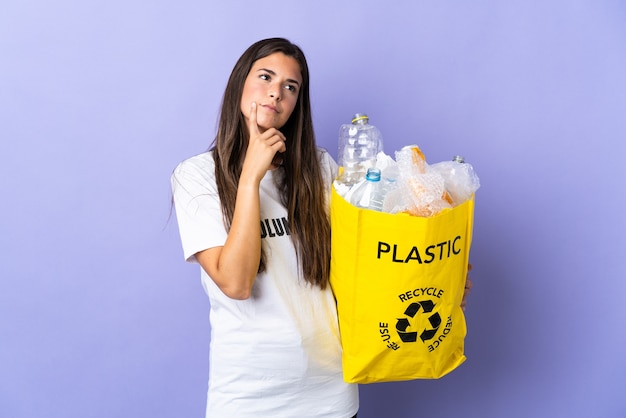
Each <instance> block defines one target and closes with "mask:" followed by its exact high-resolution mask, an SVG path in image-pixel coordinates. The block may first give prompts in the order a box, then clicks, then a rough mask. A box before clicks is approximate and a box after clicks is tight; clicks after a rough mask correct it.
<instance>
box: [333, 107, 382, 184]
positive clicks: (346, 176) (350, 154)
mask: <svg viewBox="0 0 626 418" xmlns="http://www.w3.org/2000/svg"><path fill="white" fill-rule="evenodd" d="M382 150H383V139H382V135H381V133H380V131H379V130H378V128H376V127H375V126H374V125H370V124H369V117H368V116H367V115H366V114H363V113H357V114H356V115H354V117H353V118H352V123H351V124H344V125H341V128H340V129H339V153H338V158H337V159H338V164H339V166H340V167H341V168H340V175H339V177H338V178H337V181H338V183H340V184H342V185H345V186H347V187H351V186H353V185H354V184H356V183H358V182H359V181H361V180H362V179H363V178H364V177H365V173H366V172H367V169H368V168H369V167H374V166H375V165H376V156H377V154H378V153H379V152H380V151H382Z"/></svg>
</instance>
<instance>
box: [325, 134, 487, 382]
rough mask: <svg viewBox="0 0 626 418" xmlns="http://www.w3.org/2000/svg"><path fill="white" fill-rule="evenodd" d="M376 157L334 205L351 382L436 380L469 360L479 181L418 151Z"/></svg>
mask: <svg viewBox="0 0 626 418" xmlns="http://www.w3.org/2000/svg"><path fill="white" fill-rule="evenodd" d="M376 156H377V158H376V161H375V162H374V161H373V160H370V162H369V163H368V165H369V166H368V167H366V168H364V169H361V170H360V171H361V173H360V174H359V176H358V177H356V176H352V178H351V180H350V182H351V184H350V185H347V184H346V183H342V178H341V176H339V177H338V178H337V179H336V181H335V182H334V186H333V191H332V197H331V209H330V217H331V230H332V235H331V272H330V283H331V286H332V289H333V292H334V293H335V297H336V300H337V309H338V314H339V324H340V330H341V341H342V346H343V354H342V356H343V370H344V379H345V380H346V381H347V382H351V383H374V382H386V381H402V380H412V379H436V378H439V377H441V376H444V375H446V374H448V373H450V372H451V371H453V370H454V369H456V368H457V367H458V366H459V365H461V364H462V363H463V362H464V361H465V359H466V357H465V354H464V341H465V336H466V333H467V326H466V322H465V316H464V314H463V310H462V309H461V300H462V297H463V292H464V287H465V281H466V277H467V269H468V262H469V253H470V246H471V242H472V231H473V219H474V196H475V192H476V190H477V189H478V187H479V186H480V184H479V180H478V176H476V173H475V172H474V170H473V167H471V165H469V164H468V163H465V162H462V161H461V158H454V159H453V160H451V161H446V162H441V163H436V164H432V165H429V164H428V163H427V162H426V159H425V158H424V154H423V153H422V151H421V150H420V149H419V147H417V146H414V145H413V146H407V147H404V148H402V149H400V150H399V151H397V152H396V153H395V154H394V157H395V158H392V157H391V156H389V155H386V154H384V153H383V152H382V150H380V149H379V150H378V153H377V154H376ZM348 171H350V169H348ZM355 171H356V170H353V171H352V172H351V174H353V173H354V172H355ZM341 172H342V168H340V173H341Z"/></svg>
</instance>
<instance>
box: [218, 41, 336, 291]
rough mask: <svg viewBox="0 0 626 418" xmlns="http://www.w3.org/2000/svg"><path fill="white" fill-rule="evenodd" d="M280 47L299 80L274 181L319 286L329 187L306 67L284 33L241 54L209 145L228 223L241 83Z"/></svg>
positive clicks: (241, 139) (324, 277) (241, 152)
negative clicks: (297, 68)
mask: <svg viewBox="0 0 626 418" xmlns="http://www.w3.org/2000/svg"><path fill="white" fill-rule="evenodd" d="M276 52H281V53H283V54H285V55H287V56H289V57H292V58H294V59H295V60H296V61H297V62H298V64H299V65H300V72H301V75H302V85H301V86H300V91H299V96H298V101H297V103H296V106H295V108H294V110H293V113H292V114H291V116H290V118H289V120H288V121H287V123H285V125H284V126H283V127H282V128H281V129H280V130H281V132H282V133H283V134H284V135H285V137H286V138H287V144H288V146H287V151H286V152H285V153H283V155H282V156H283V164H282V166H281V167H280V168H279V170H285V175H284V176H280V177H281V178H282V180H281V183H280V184H279V185H278V187H279V189H280V191H281V196H282V203H283V205H285V207H286V208H287V213H288V216H289V230H290V232H291V235H290V236H291V240H292V242H293V244H294V246H295V249H296V254H297V255H298V260H299V263H300V266H301V268H302V273H303V276H304V279H305V280H306V281H307V282H309V283H311V284H316V285H318V286H320V287H321V288H322V289H323V288H325V287H326V286H327V284H328V277H329V273H330V222H329V219H328V212H327V208H326V200H325V191H326V189H327V187H328V185H327V184H325V182H324V177H323V175H322V172H321V168H320V161H319V156H318V150H317V145H316V142H315V135H314V132H313V122H312V117H311V103H310V96H309V69H308V65H307V62H306V58H305V56H304V53H303V52H302V50H301V49H300V48H299V47H298V46H297V45H294V44H293V43H291V42H290V41H288V40H286V39H283V38H271V39H265V40H262V41H259V42H256V43H255V44H253V45H252V46H250V47H249V48H248V49H247V50H246V51H245V52H244V53H243V55H242V56H241V57H240V58H239V60H238V61H237V63H236V64H235V67H234V68H233V71H232V73H231V75H230V78H229V79H228V83H227V85H226V90H225V91H224V98H223V101H222V109H221V113H220V119H219V127H218V131H217V136H216V138H215V141H214V144H213V147H212V148H211V151H212V152H213V158H214V159H215V178H216V182H217V187H218V191H219V195H220V200H221V204H222V212H223V216H224V223H225V225H226V228H227V229H229V228H230V225H231V223H232V220H233V213H234V210H235V199H236V195H237V185H238V183H239V176H240V174H241V169H242V166H243V160H244V157H245V154H246V149H247V147H248V140H249V133H248V129H247V125H246V121H245V119H244V116H243V114H242V113H241V110H240V106H241V96H242V93H243V86H244V82H245V80H246V77H247V76H248V73H249V72H250V69H251V68H252V65H253V64H254V62H255V61H257V60H259V59H261V58H264V57H266V56H268V55H271V54H273V53H276ZM265 257H266V256H265V253H264V252H262V254H261V259H260V260H259V272H261V271H264V270H265V263H266V260H265Z"/></svg>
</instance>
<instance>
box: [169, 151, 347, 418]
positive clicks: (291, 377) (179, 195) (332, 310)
mask: <svg viewBox="0 0 626 418" xmlns="http://www.w3.org/2000/svg"><path fill="white" fill-rule="evenodd" d="M319 154H320V160H321V164H322V169H323V172H324V175H325V176H326V180H327V184H328V186H329V191H330V185H331V182H332V179H333V178H334V176H335V173H336V164H335V162H334V161H333V160H332V158H331V157H330V156H329V155H328V153H327V152H326V151H323V150H321V149H320V151H319ZM280 173H282V170H274V171H268V172H267V174H266V175H265V177H264V178H263V180H262V181H261V186H260V197H261V235H262V245H263V249H264V251H265V254H266V258H267V266H266V270H265V272H263V273H261V274H259V275H258V276H257V277H256V280H255V282H254V285H253V288H252V296H251V297H250V298H249V299H247V300H234V299H230V298H229V297H227V296H226V295H224V293H222V291H221V290H220V289H219V288H218V287H217V285H216V284H215V283H214V282H213V280H212V279H211V278H210V277H209V276H208V275H207V274H206V272H205V271H204V270H203V269H200V270H201V277H202V284H203V286H204V288H205V290H206V292H207V294H208V296H209V300H210V304H211V311H210V323H211V347H210V360H209V367H210V371H209V391H208V401H207V412H206V416H207V417H212V418H216V417H217V418H221V417H228V418H239V417H254V418H259V417H272V418H273V417H289V418H295V417H298V418H301V417H315V418H322V417H327V418H344V417H346V418H349V417H352V416H353V415H354V414H355V413H356V411H357V409H358V392H357V385H354V384H348V383H345V382H344V380H343V374H342V369H341V345H340V341H339V329H338V321H337V311H336V306H335V300H334V297H333V294H332V291H331V289H330V286H328V287H327V288H326V289H325V290H321V289H319V287H317V286H312V285H309V284H307V283H306V282H305V281H304V280H303V279H302V278H300V276H299V275H298V271H299V270H298V264H297V260H296V254H295V250H294V246H293V244H292V241H291V239H290V236H289V229H288V220H287V210H286V209H285V207H284V206H283V205H282V204H281V203H280V198H279V195H278V190H277V188H276V186H275V180H274V176H277V175H281V174H280ZM172 189H173V194H174V203H175V207H176V217H177V220H178V226H179V230H180V235H181V240H182V245H183V252H184V257H185V259H186V260H187V261H191V262H194V261H196V260H195V257H194V254H195V253H197V252H198V251H202V250H205V249H207V248H212V247H217V246H222V245H224V243H225V241H226V236H227V231H226V229H225V227H224V224H223V218H222V211H221V206H220V202H219V195H218V192H217V186H216V184H215V176H214V160H213V156H212V154H211V153H209V152H207V153H204V154H200V155H197V156H195V157H192V158H190V159H188V160H185V161H183V162H182V163H181V164H179V165H178V167H177V168H176V169H175V170H174V173H173V175H172ZM327 199H328V197H327Z"/></svg>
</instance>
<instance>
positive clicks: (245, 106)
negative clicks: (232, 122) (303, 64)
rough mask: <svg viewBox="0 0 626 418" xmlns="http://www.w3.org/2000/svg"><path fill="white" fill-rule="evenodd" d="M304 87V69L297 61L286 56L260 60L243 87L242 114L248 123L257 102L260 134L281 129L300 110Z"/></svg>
mask: <svg viewBox="0 0 626 418" xmlns="http://www.w3.org/2000/svg"><path fill="white" fill-rule="evenodd" d="M301 86H302V75H301V74H300V65H299V64H298V62H297V61H296V60H295V59H294V58H292V57H289V56H287V55H285V54H283V53H282V52H275V53H273V54H271V55H268V56H267V57H264V58H260V59H258V60H257V61H255V62H254V64H253V65H252V68H251V69H250V72H249V73H248V76H247V77H246V81H245V83H244V85H243V93H242V95H241V113H243V115H244V117H245V118H246V120H248V119H249V116H250V107H251V105H252V102H256V104H257V125H259V130H260V131H261V132H263V131H265V130H267V129H269V128H276V129H280V128H282V127H283V125H284V124H285V123H287V121H288V120H289V117H290V116H291V113H292V112H293V109H294V108H295V107H296V103H297V102H298V96H299V93H300V88H301Z"/></svg>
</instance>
